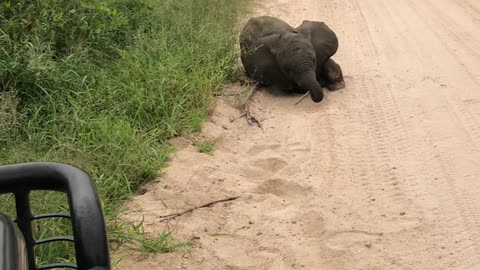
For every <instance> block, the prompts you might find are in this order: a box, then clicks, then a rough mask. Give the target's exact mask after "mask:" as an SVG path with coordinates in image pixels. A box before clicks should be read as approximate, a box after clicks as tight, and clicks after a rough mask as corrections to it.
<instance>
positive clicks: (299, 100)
mask: <svg viewBox="0 0 480 270" xmlns="http://www.w3.org/2000/svg"><path fill="white" fill-rule="evenodd" d="M309 94H310V90H309V91H307V93H305V95H303V96H301V97H300V98H299V99H298V100H297V102H295V106H296V105H297V104H298V103H300V102H301V101H302V100H303V99H304V98H305V97H306V96H308V95H309Z"/></svg>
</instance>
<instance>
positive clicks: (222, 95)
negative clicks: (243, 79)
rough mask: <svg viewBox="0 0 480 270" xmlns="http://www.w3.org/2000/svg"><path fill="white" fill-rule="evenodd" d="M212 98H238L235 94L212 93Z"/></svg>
mask: <svg viewBox="0 0 480 270" xmlns="http://www.w3.org/2000/svg"><path fill="white" fill-rule="evenodd" d="M213 96H214V97H233V96H238V94H236V93H213Z"/></svg>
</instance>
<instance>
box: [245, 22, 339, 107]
mask: <svg viewBox="0 0 480 270" xmlns="http://www.w3.org/2000/svg"><path fill="white" fill-rule="evenodd" d="M240 48H241V59H242V63H243V66H244V67H245V70H246V72H247V74H248V75H249V76H250V77H251V78H253V79H254V80H255V81H257V82H259V83H262V84H264V85H275V86H277V87H279V88H281V89H284V90H287V91H292V92H297V93H306V92H307V91H310V95H311V98H312V100H313V101H314V102H320V101H322V99H323V90H322V87H323V86H326V87H327V88H328V89H329V90H336V89H341V88H344V87H345V82H344V80H343V74H342V69H341V68H340V66H339V65H338V64H337V63H335V61H333V60H332V59H331V57H332V56H333V55H334V54H335V53H336V52H337V49H338V39H337V36H336V35H335V33H334V32H333V31H332V30H331V29H330V28H329V27H328V26H327V25H326V24H325V23H323V22H314V21H303V23H302V24H301V25H300V26H299V27H297V28H293V27H291V26H290V25H289V24H287V23H286V22H284V21H282V20H280V19H277V18H274V17H269V16H261V17H255V18H251V19H250V20H249V21H248V23H247V24H246V25H245V27H244V28H243V30H242V32H241V33H240Z"/></svg>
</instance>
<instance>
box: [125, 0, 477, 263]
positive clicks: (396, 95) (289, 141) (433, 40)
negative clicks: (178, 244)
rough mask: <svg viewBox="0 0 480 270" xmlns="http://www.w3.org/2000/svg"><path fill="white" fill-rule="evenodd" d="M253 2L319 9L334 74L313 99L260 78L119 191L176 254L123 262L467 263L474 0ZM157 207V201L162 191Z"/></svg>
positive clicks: (473, 167) (471, 215) (473, 226)
mask: <svg viewBox="0 0 480 270" xmlns="http://www.w3.org/2000/svg"><path fill="white" fill-rule="evenodd" d="M263 2H264V4H257V7H256V12H255V15H259V14H261V15H263V14H269V15H273V16H277V17H279V18H282V19H284V20H286V21H287V22H289V23H291V24H292V25H294V26H296V25H298V24H300V23H301V21H302V20H304V19H310V20H320V21H325V22H326V23H327V24H328V25H329V26H330V27H331V28H332V29H333V30H334V31H336V33H337V35H338V37H339V40H340V49H339V51H338V53H337V55H336V56H335V57H334V59H336V60H337V62H338V63H339V64H340V65H341V66H342V67H343V69H344V74H345V75H346V83H347V87H346V88H345V89H343V90H340V91H337V92H329V93H327V96H326V99H325V100H324V101H323V102H322V103H320V104H314V103H313V102H312V101H310V100H309V99H305V100H303V101H302V103H300V104H299V105H297V106H294V103H295V101H296V99H297V98H298V96H281V95H278V94H275V93H272V92H271V91H267V90H264V91H261V92H260V93H258V94H257V95H256V96H255V97H254V104H253V109H254V110H253V113H254V115H255V116H256V117H257V119H259V120H260V121H261V122H262V124H263V130H262V129H259V128H257V127H251V126H248V125H247V124H246V123H245V120H244V119H237V120H235V119H236V118H238V116H239V112H238V111H236V110H235V109H233V108H231V107H230V106H228V105H227V104H226V102H224V101H222V100H221V99H219V100H218V102H217V108H216V109H215V111H214V113H213V116H212V119H211V121H210V122H209V123H207V124H206V126H205V130H204V132H203V133H204V134H205V136H209V137H212V138H216V139H218V142H217V150H216V151H215V153H214V155H213V156H210V155H207V154H201V153H198V151H197V149H196V147H194V146H192V145H190V143H189V142H188V141H186V142H184V144H182V143H181V141H180V142H179V143H178V145H180V146H182V145H183V147H181V148H182V149H181V150H179V151H178V152H177V154H176V155H175V158H174V159H173V161H172V162H171V166H170V167H169V168H168V170H167V171H166V175H165V177H164V178H163V179H162V182H160V183H156V184H153V185H151V186H150V187H148V191H147V192H146V193H145V194H144V195H141V196H138V197H137V198H135V199H134V201H133V202H132V213H130V214H129V217H131V218H135V219H140V218H141V216H142V214H143V215H145V224H146V230H147V231H148V232H152V233H155V232H161V231H163V230H164V228H165V226H166V224H165V222H161V218H160V216H161V215H165V214H170V213H175V212H176V211H180V210H182V209H187V208H189V207H192V206H195V205H201V204H203V203H207V202H210V201H214V200H218V199H223V198H227V197H231V196H241V197H240V198H239V199H236V200H234V201H231V202H228V203H218V204H215V205H213V206H211V207H206V208H202V209H198V210H195V211H193V212H192V213H190V214H186V215H183V216H181V217H179V218H177V219H174V220H171V221H170V222H169V226H170V228H172V229H173V230H174V233H175V235H176V236H177V237H179V238H180V239H182V240H187V241H191V242H192V243H193V248H192V249H191V250H190V253H187V254H179V253H173V254H167V255H161V256H157V257H153V258H149V259H147V260H142V261H140V262H137V261H131V260H125V261H124V262H123V263H122V264H121V266H120V268H121V269H128V268H129V267H130V269H252V270H253V269H274V270H276V269H348V270H349V269H402V270H403V269H412V270H413V269H415V270H417V269H432V270H433V269H435V270H438V269H472V270H473V269H480V30H479V29H480V2H478V1H475V0H295V1H293V0H271V1H270V0H269V1H263ZM162 200H163V202H165V203H166V205H168V207H169V208H168V209H165V207H164V205H163V202H162Z"/></svg>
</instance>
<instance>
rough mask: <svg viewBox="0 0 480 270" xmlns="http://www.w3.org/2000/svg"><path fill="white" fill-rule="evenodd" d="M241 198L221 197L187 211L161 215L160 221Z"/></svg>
mask: <svg viewBox="0 0 480 270" xmlns="http://www.w3.org/2000/svg"><path fill="white" fill-rule="evenodd" d="M238 198H240V196H235V197H230V198H226V199H221V200H217V201H213V202H209V203H206V204H202V205H200V206H195V207H192V208H189V209H187V210H185V211H182V212H180V213H174V214H170V215H165V216H160V222H163V221H167V220H171V219H175V218H177V217H179V216H183V215H185V214H188V213H191V212H193V211H195V210H197V209H200V208H206V207H210V206H212V205H215V204H217V203H222V202H229V201H234V200H236V199H238Z"/></svg>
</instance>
